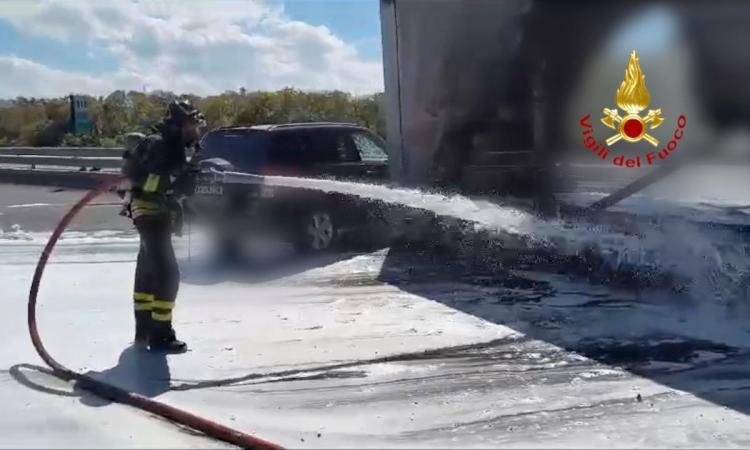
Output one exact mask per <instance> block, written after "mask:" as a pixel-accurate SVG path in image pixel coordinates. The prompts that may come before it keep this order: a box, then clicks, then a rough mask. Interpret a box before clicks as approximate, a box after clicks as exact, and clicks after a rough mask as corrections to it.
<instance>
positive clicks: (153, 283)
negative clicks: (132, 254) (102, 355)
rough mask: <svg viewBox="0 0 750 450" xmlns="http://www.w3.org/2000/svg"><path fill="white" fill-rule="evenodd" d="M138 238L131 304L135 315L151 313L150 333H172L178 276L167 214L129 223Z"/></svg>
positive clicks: (142, 218)
mask: <svg viewBox="0 0 750 450" xmlns="http://www.w3.org/2000/svg"><path fill="white" fill-rule="evenodd" d="M133 222H134V223H135V227H136V229H137V230H138V234H139V235H140V240H141V245H140V249H139V250H138V262H137V264H136V269H135V286H134V289H133V301H134V308H135V311H136V314H143V313H144V312H149V311H150V312H151V319H152V322H153V328H154V331H157V332H158V331H162V330H163V332H164V333H168V332H169V331H171V330H172V310H173V309H174V302H175V298H176V297H177V290H178V289H179V283H180V273H179V269H178V267H177V259H176V258H175V254H174V248H173V247H172V231H171V220H170V218H169V215H167V214H160V215H154V216H142V217H137V218H135V219H134V220H133ZM139 312H140V313H139Z"/></svg>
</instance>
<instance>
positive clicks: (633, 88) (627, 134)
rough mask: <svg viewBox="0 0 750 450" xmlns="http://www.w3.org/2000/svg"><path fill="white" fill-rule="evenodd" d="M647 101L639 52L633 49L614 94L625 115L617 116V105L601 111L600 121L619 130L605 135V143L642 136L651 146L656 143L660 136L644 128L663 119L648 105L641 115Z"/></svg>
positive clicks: (649, 127)
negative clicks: (644, 114) (602, 115)
mask: <svg viewBox="0 0 750 450" xmlns="http://www.w3.org/2000/svg"><path fill="white" fill-rule="evenodd" d="M650 101H651V96H650V94H649V92H648V89H647V88H646V75H644V74H643V71H642V70H641V65H640V63H639V62H638V54H636V52H635V50H633V51H632V52H631V53H630V60H629V61H628V67H627V68H626V69H625V78H624V79H623V80H622V83H621V84H620V87H619V88H618V89H617V93H616V94H615V102H616V103H617V106H619V107H620V109H622V110H623V111H625V112H626V113H627V114H626V115H625V117H622V116H620V114H619V112H618V110H617V109H616V108H615V109H609V108H604V111H603V112H604V117H602V119H601V120H602V123H603V124H604V125H606V126H608V127H609V128H612V129H614V130H617V131H618V133H617V134H615V135H614V136H612V137H610V138H608V139H607V145H612V144H614V143H615V142H617V141H619V140H620V139H624V140H625V141H627V142H638V141H640V140H641V139H643V140H645V141H646V142H648V143H649V144H651V145H653V146H654V147H656V146H658V145H659V140H658V139H656V138H655V137H653V136H651V135H650V134H648V132H647V130H653V129H654V128H656V127H658V126H659V125H661V124H662V123H663V122H664V118H662V117H661V109H650V110H648V113H647V114H646V116H645V117H641V116H640V113H641V111H643V110H644V109H646V108H648V105H649V103H650ZM647 126H648V128H647Z"/></svg>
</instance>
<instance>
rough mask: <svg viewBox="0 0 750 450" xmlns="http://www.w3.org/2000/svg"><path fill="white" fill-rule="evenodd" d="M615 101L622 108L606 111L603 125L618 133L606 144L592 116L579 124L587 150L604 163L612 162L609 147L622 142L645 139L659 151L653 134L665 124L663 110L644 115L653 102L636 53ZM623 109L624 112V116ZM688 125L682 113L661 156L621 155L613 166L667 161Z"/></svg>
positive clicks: (602, 120) (650, 111)
mask: <svg viewBox="0 0 750 450" xmlns="http://www.w3.org/2000/svg"><path fill="white" fill-rule="evenodd" d="M615 102H616V103H617V106H618V108H619V109H618V108H614V109H610V108H604V110H603V114H604V117H602V118H601V123H603V124H604V125H605V126H607V128H610V129H612V130H615V134H613V135H611V136H610V137H608V138H606V140H605V141H604V142H606V145H605V144H602V143H600V142H599V141H597V140H596V138H595V137H594V133H593V126H592V125H591V123H590V122H589V120H590V119H591V114H587V115H585V116H584V117H582V118H581V120H580V121H579V122H578V123H579V124H580V125H581V127H582V128H583V131H582V134H583V145H584V147H586V149H587V150H589V151H591V152H592V153H594V154H595V155H596V156H598V157H599V158H601V159H603V160H609V156H610V148H609V147H611V146H613V145H614V144H617V143H619V142H621V141H622V142H623V143H622V144H620V145H624V144H627V143H635V142H640V141H642V140H643V141H646V142H648V143H649V144H651V145H652V146H654V147H657V148H658V147H659V139H657V138H656V137H655V136H654V135H653V134H651V131H652V130H654V129H656V128H658V127H659V126H660V125H661V124H662V123H664V120H665V119H664V117H662V111H661V108H657V109H649V110H648V112H646V114H645V115H642V112H643V110H645V109H646V108H648V107H649V104H650V103H651V96H650V94H649V92H648V89H647V88H646V75H644V73H643V71H642V70H641V65H640V63H639V62H638V55H637V54H636V52H635V50H633V51H632V52H631V53H630V60H629V61H628V67H627V68H626V69H625V79H623V80H622V83H621V84H620V87H619V88H618V89H617V93H616V94H615ZM620 110H622V114H621V113H620ZM686 124H687V118H686V117H685V116H684V115H682V114H681V115H680V116H679V117H678V118H677V126H676V127H675V130H674V132H673V133H672V136H671V139H670V140H669V141H668V142H667V144H666V145H665V146H664V147H663V148H662V149H661V150H660V151H659V152H658V153H657V152H656V151H652V152H647V153H646V154H645V155H643V158H641V155H636V156H625V155H618V156H614V157H613V158H612V164H614V165H616V166H621V167H629V168H635V167H641V166H642V165H649V166H650V165H653V164H654V162H655V161H656V158H659V159H660V160H664V159H666V158H667V157H668V156H669V155H670V154H672V152H673V151H675V150H676V149H677V144H678V142H679V141H680V140H681V139H682V137H683V135H684V133H685V125H686Z"/></svg>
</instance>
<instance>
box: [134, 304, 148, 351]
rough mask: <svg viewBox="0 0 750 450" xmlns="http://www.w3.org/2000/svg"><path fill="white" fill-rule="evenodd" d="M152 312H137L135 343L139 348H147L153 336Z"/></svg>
mask: <svg viewBox="0 0 750 450" xmlns="http://www.w3.org/2000/svg"><path fill="white" fill-rule="evenodd" d="M151 324H152V321H151V311H136V312H135V339H134V340H133V343H134V344H135V345H136V346H138V347H143V348H146V347H147V346H148V344H149V337H150V336H151V326H152V325H151Z"/></svg>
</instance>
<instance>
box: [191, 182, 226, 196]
mask: <svg viewBox="0 0 750 450" xmlns="http://www.w3.org/2000/svg"><path fill="white" fill-rule="evenodd" d="M195 193H196V194H203V195H223V194H224V186H222V185H220V184H199V185H197V186H196V187H195Z"/></svg>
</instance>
